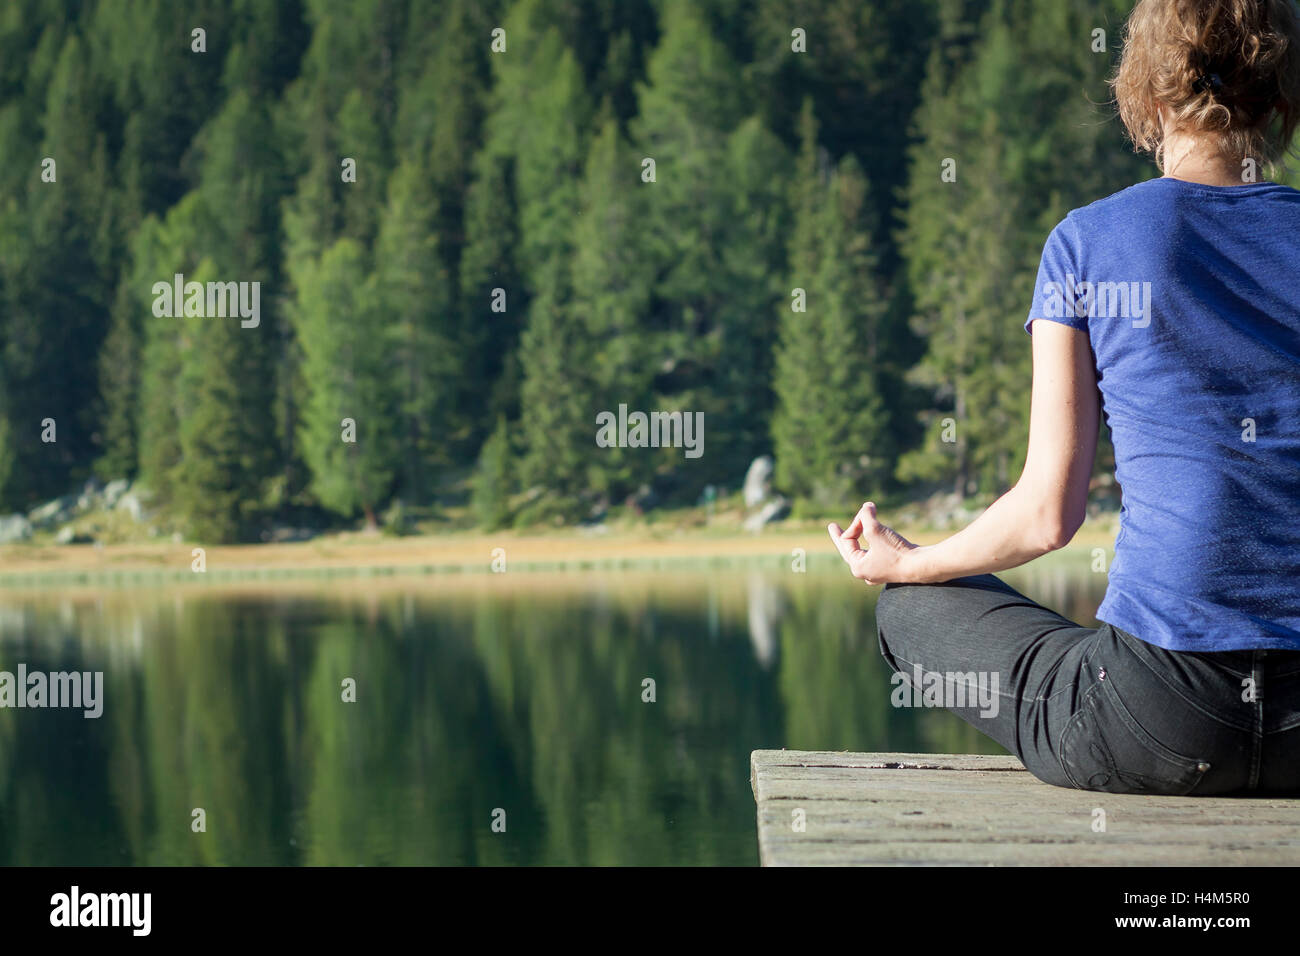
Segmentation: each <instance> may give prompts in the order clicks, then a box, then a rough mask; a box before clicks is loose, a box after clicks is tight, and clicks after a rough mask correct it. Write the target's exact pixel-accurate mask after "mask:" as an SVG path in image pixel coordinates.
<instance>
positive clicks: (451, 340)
mask: <svg viewBox="0 0 1300 956" xmlns="http://www.w3.org/2000/svg"><path fill="white" fill-rule="evenodd" d="M436 218H437V206H436V203H435V201H434V197H433V191H432V189H431V188H430V181H429V176H428V172H427V170H426V169H425V168H424V166H423V165H421V164H418V163H412V162H407V163H403V164H402V165H401V166H399V167H398V168H397V171H396V172H395V173H394V174H393V176H392V180H391V183H390V185H389V199H388V205H387V206H386V208H385V210H384V214H383V220H382V223H381V225H380V229H379V239H378V241H377V243H376V246H375V260H376V261H375V269H374V278H375V281H376V283H377V287H378V289H379V290H380V297H381V301H382V303H383V312H382V314H383V315H385V316H386V323H385V328H384V330H383V334H384V339H385V344H386V346H387V348H388V349H389V354H390V356H391V358H390V362H391V363H392V369H393V372H394V379H395V382H394V385H395V388H396V393H397V395H398V399H397V407H396V409H395V411H396V414H397V415H398V417H399V421H398V423H397V432H398V434H400V435H401V436H402V441H401V447H402V459H403V479H402V485H403V488H402V494H403V496H404V497H406V498H408V499H414V500H427V499H428V498H430V497H431V494H430V492H431V487H432V485H431V483H432V480H433V475H434V472H435V469H437V468H439V467H443V468H445V467H446V466H447V464H448V462H447V460H446V457H445V455H446V447H447V443H448V440H449V438H450V436H451V434H452V429H453V426H454V424H455V423H454V421H453V417H454V415H455V412H456V406H455V399H456V385H455V380H456V377H457V374H458V372H459V354H458V350H457V348H456V346H457V343H456V340H455V324H454V321H453V319H454V314H453V312H452V290H451V288H450V282H449V279H448V275H447V270H446V268H445V266H444V265H443V261H442V258H441V256H440V255H439V252H438V234H437V232H436ZM372 314H373V313H372ZM375 331H376V332H377V331H379V330H375Z"/></svg>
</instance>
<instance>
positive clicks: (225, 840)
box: [0, 570, 1104, 865]
mask: <svg viewBox="0 0 1300 956" xmlns="http://www.w3.org/2000/svg"><path fill="white" fill-rule="evenodd" d="M1046 575H1047V576H1046V577H1043V578H1042V579H1041V580H1040V581H1034V580H1032V579H1014V581H1015V583H1017V584H1018V585H1019V586H1021V587H1023V588H1024V589H1025V590H1027V591H1028V592H1029V593H1031V594H1032V595H1033V596H1035V597H1038V598H1039V599H1041V600H1045V601H1046V600H1049V599H1051V600H1055V601H1057V606H1059V607H1061V609H1062V610H1063V611H1064V612H1065V613H1067V614H1071V615H1074V616H1076V618H1077V619H1082V620H1085V621H1088V620H1091V618H1090V615H1091V613H1092V611H1093V610H1094V609H1095V608H1096V606H1097V604H1098V602H1099V601H1100V598H1101V588H1103V587H1104V578H1103V577H1101V576H1092V575H1087V574H1084V575H1077V574H1076V575H1068V574H1067V575H1065V576H1057V575H1055V573H1054V572H1046ZM874 593H875V591H874V589H869V588H865V587H864V586H863V585H861V584H860V583H858V582H855V581H853V580H852V579H851V578H848V577H847V576H846V575H843V574H840V573H834V574H820V573H810V574H793V573H790V572H788V571H786V572H784V573H783V572H781V571H779V570H773V571H771V572H755V571H729V572H723V571H718V572H710V573H707V574H703V573H700V572H698V571H691V572H678V573H667V572H656V573H634V572H620V573H614V572H611V573H608V574H601V573H590V574H587V573H584V574H567V575H566V574H560V575H542V574H518V573H516V574H506V575H492V574H482V575H464V576H456V575H452V576H443V577H438V578H419V579H359V580H354V581H351V582H346V583H339V582H336V581H331V582H328V583H327V584H321V585H317V586H300V585H295V586H293V587H292V588H290V587H288V586H286V585H282V584H281V585H276V586H274V587H265V588H257V587H240V588H236V589H224V588H223V589H215V588H208V587H203V586H192V587H176V588H171V589H168V590H163V591H148V590H106V591H91V590H84V591H70V592H63V593H54V592H51V591H30V592H22V591H13V590H10V591H5V592H0V670H9V671H13V670H15V669H16V667H17V665H18V664H19V663H25V664H26V665H27V667H28V668H29V669H31V670H35V669H40V670H44V671H59V670H74V669H76V670H102V671H103V672H104V685H105V690H104V696H105V704H104V715H103V717H101V718H100V719H98V720H86V719H84V718H83V717H82V716H81V712H80V711H55V710H9V709H3V710H0V863H4V864H19V863H22V864H32V863H38V864H74V863H75V864H112V863H132V864H197V863H205V864H236V863H242V864H279V865H295V864H312V865H356V864H366V865H383V864H428V863H435V864H502V863H560V864H568V863H595V864H619V863H639V864H668V863H688V864H689V863H731V864H750V863H754V862H756V856H757V853H756V844H755V835H754V806H753V798H752V796H751V794H750V791H749V781H748V755H749V752H750V751H751V750H753V749H756V748H779V747H788V748H797V749H827V750H898V751H907V750H912V751H930V752H938V751H973V752H995V751H996V750H997V748H996V746H995V745H992V744H991V743H990V742H988V741H987V740H985V739H984V738H982V737H981V736H980V735H978V734H977V733H975V732H974V731H973V730H972V729H970V728H968V727H967V726H966V725H965V724H962V723H961V722H960V721H958V720H956V719H955V718H952V717H950V716H948V715H947V714H945V713H942V712H936V711H921V712H918V711H906V710H896V709H894V708H892V707H890V705H889V700H888V697H889V690H890V685H889V681H888V673H887V671H886V668H885V666H884V664H883V662H882V661H881V660H880V657H879V654H878V653H877V650H876V644H875V634H874V621H873V619H872V612H871V603H872V602H871V599H872V598H873V596H874ZM348 678H351V679H353V680H355V682H356V701H355V703H347V702H344V701H343V699H342V696H343V694H342V687H343V682H344V680H345V679H348ZM647 679H649V680H652V681H653V682H654V683H653V687H654V696H655V700H654V702H652V703H651V702H646V701H645V700H643V696H645V695H646V687H647V684H646V683H645V682H646V681H647ZM196 808H202V809H203V810H204V812H205V814H206V826H207V829H206V832H202V833H196V832H194V831H193V830H192V828H191V824H192V819H193V817H192V813H193V811H194V810H195V809H196ZM498 808H500V809H502V810H504V811H505V815H506V817H505V818H506V831H505V832H504V833H495V832H493V830H492V827H491V823H492V814H493V811H494V810H496V809H498Z"/></svg>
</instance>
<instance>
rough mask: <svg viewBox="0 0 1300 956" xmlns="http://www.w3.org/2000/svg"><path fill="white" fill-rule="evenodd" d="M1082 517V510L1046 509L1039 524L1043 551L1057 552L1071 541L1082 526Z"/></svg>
mask: <svg viewBox="0 0 1300 956" xmlns="http://www.w3.org/2000/svg"><path fill="white" fill-rule="evenodd" d="M1083 517H1084V511H1083V509H1074V508H1069V509H1065V508H1049V509H1046V511H1045V513H1044V514H1043V516H1042V520H1041V522H1040V524H1039V529H1040V531H1041V533H1042V548H1043V551H1044V552H1047V551H1059V550H1061V548H1064V547H1065V546H1066V545H1067V544H1069V543H1070V542H1071V541H1073V540H1074V536H1075V534H1077V533H1078V531H1079V528H1080V527H1082V525H1083Z"/></svg>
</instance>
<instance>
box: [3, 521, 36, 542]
mask: <svg viewBox="0 0 1300 956" xmlns="http://www.w3.org/2000/svg"><path fill="white" fill-rule="evenodd" d="M31 536H32V523H31V522H30V521H28V520H27V517H26V516H25V515H20V514H11V515H5V516H4V517H0V544H13V543H14V542H15V541H26V540H27V539H28V538H30V537H31Z"/></svg>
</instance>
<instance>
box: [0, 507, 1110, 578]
mask: <svg viewBox="0 0 1300 956" xmlns="http://www.w3.org/2000/svg"><path fill="white" fill-rule="evenodd" d="M900 533H901V534H903V535H904V537H906V538H908V539H909V540H911V541H914V542H916V543H917V544H933V543H935V542H937V541H940V540H942V539H943V538H944V537H946V536H947V535H948V534H949V533H950V532H941V531H923V530H912V529H900ZM1113 544H1114V532H1113V531H1112V530H1111V529H1110V528H1108V527H1103V526H1101V525H1098V524H1094V523H1092V522H1089V523H1087V524H1085V525H1084V527H1083V528H1081V529H1080V531H1079V533H1078V534H1077V535H1075V538H1074V539H1073V541H1071V543H1070V544H1069V545H1067V546H1066V547H1065V548H1063V549H1062V550H1061V551H1058V552H1054V553H1053V554H1049V555H1045V556H1044V557H1043V558H1040V559H1038V560H1039V561H1047V562H1053V563H1055V562H1057V561H1060V560H1063V559H1073V560H1084V559H1086V558H1087V557H1088V556H1089V555H1090V553H1091V551H1092V549H1093V548H1103V549H1105V550H1106V552H1107V554H1108V555H1109V554H1110V551H1111V548H1112V547H1113ZM198 548H202V549H203V563H204V565H205V566H206V570H204V571H202V572H199V571H196V570H194V569H193V565H194V563H195V561H196V560H197V559H196V556H195V553H194V552H195V549H198ZM797 549H802V550H803V553H804V560H805V562H806V567H808V568H809V569H812V568H813V567H816V568H817V569H818V570H821V569H822V567H823V565H825V566H826V567H834V566H835V565H836V564H840V563H841V559H840V557H839V555H838V554H836V553H835V552H834V550H833V548H832V546H831V544H830V541H829V539H828V537H827V534H826V532H825V530H824V529H822V528H820V527H818V526H801V527H798V528H781V529H773V530H770V531H764V532H761V533H759V534H752V533H747V532H742V531H736V530H718V531H711V530H707V529H706V530H692V531H682V530H680V529H674V530H672V531H667V530H665V531H663V532H660V533H658V534H656V533H655V532H654V531H653V529H638V530H629V531H622V532H608V533H590V532H582V531H575V530H573V529H566V530H565V531H558V532H553V533H539V532H503V533H499V534H487V533H457V534H446V535H425V536H411V537H401V538H394V537H383V536H380V535H375V534H364V533H359V532H356V533H348V534H342V535H332V536H328V537H321V538H316V539H313V540H311V541H302V542H292V543H272V544H240V545H214V546H212V547H205V546H203V545H200V544H198V543H196V542H182V543H175V542H167V543H165V544H162V543H157V544H114V545H102V546H99V545H91V544H85V545H53V544H39V545H27V544H22V545H6V546H4V547H0V589H5V588H30V587H33V586H36V587H57V586H66V585H101V586H110V587H113V586H140V585H159V584H177V583H180V582H190V583H198V584H202V583H204V582H213V583H215V582H240V581H258V582H267V583H269V582H273V581H289V580H298V579H331V578H366V577H396V576H411V577H424V576H434V575H438V576H448V575H461V574H475V573H492V571H493V564H494V562H495V563H496V564H497V567H498V569H499V568H500V565H501V561H502V560H503V559H504V562H505V567H504V570H507V571H525V572H556V571H565V572H574V571H592V570H655V569H659V570H690V569H692V568H726V567H738V566H748V567H759V566H763V565H767V566H770V567H772V568H773V569H775V568H778V567H785V568H788V567H790V565H791V563H792V562H793V561H795V560H796V559H797V557H798V550H797ZM1081 552H1082V555H1081Z"/></svg>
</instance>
